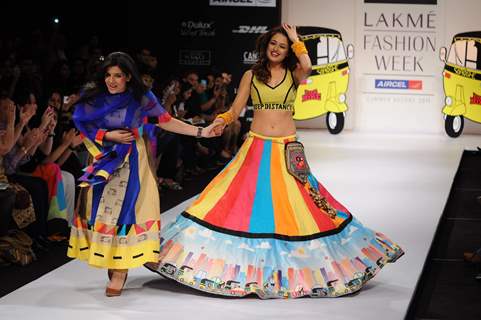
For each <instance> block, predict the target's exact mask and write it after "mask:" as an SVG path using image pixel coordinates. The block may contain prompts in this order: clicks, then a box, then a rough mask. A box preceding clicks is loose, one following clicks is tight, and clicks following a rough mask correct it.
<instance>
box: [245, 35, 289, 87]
mask: <svg viewBox="0 0 481 320" xmlns="http://www.w3.org/2000/svg"><path fill="white" fill-rule="evenodd" d="M277 33H280V34H283V35H284V36H286V38H287V41H288V47H289V49H288V52H287V56H286V58H285V59H284V60H283V61H282V64H283V66H284V68H286V69H289V70H291V71H292V70H294V69H295V68H296V64H297V62H298V60H297V58H296V56H295V55H294V52H293V51H292V49H291V45H292V41H291V40H290V39H289V36H288V35H287V32H286V30H284V28H283V27H282V26H277V27H274V28H272V29H270V30H269V31H268V32H266V33H264V34H262V35H260V36H259V38H257V41H256V51H257V55H258V59H257V62H256V63H255V64H254V66H253V67H252V72H253V73H254V75H255V76H256V78H257V79H258V80H259V81H262V82H264V83H267V81H269V79H270V78H271V72H270V70H269V69H268V68H267V65H268V63H269V59H268V58H267V54H266V51H267V46H268V45H269V42H270V41H271V39H272V37H273V36H274V35H275V34H277Z"/></svg>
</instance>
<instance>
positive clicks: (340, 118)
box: [326, 112, 344, 134]
mask: <svg viewBox="0 0 481 320" xmlns="http://www.w3.org/2000/svg"><path fill="white" fill-rule="evenodd" d="M326 125H327V130H329V132H330V133H331V134H338V133H339V132H341V131H342V129H344V113H343V112H328V113H327V115H326Z"/></svg>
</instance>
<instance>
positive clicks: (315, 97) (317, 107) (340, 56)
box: [294, 27, 354, 134]
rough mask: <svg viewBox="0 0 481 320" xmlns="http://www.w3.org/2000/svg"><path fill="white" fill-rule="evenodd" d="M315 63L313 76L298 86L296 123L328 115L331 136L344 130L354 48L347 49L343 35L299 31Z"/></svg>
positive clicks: (315, 29)
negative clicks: (350, 60) (349, 61)
mask: <svg viewBox="0 0 481 320" xmlns="http://www.w3.org/2000/svg"><path fill="white" fill-rule="evenodd" d="M297 31H298V33H299V35H300V36H299V37H300V39H301V40H302V41H304V43H305V45H306V48H307V51H308V54H309V57H310V58H311V63H312V72H311V75H310V76H309V77H308V78H307V79H306V80H304V81H303V82H301V83H300V84H299V87H298V88H297V96H296V100H295V102H294V110H295V113H294V119H295V120H307V119H312V118H316V117H319V116H322V115H324V114H327V115H326V125H327V128H328V130H329V132H330V133H332V134H338V133H340V132H341V131H342V129H343V128H344V119H345V111H346V110H347V104H346V91H347V86H348V83H349V64H348V60H349V59H351V58H352V57H353V53H354V48H353V46H352V45H351V44H349V45H347V47H346V48H344V44H343V42H342V37H341V33H340V32H339V31H336V30H333V29H327V28H322V27H298V28H297Z"/></svg>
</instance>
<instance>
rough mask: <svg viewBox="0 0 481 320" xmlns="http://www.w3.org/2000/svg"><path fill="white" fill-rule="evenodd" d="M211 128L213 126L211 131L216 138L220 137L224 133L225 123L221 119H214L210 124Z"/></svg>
mask: <svg viewBox="0 0 481 320" xmlns="http://www.w3.org/2000/svg"><path fill="white" fill-rule="evenodd" d="M211 126H214V128H213V130H214V132H215V134H216V136H220V135H222V133H223V132H224V128H225V127H226V123H225V121H224V119H222V118H216V119H215V120H214V122H212V124H211Z"/></svg>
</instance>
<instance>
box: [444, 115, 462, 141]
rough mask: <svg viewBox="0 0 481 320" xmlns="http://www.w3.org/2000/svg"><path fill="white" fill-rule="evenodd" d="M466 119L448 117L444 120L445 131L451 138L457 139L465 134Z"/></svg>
mask: <svg viewBox="0 0 481 320" xmlns="http://www.w3.org/2000/svg"><path fill="white" fill-rule="evenodd" d="M463 128H464V117H463V116H461V115H459V116H446V119H445V120H444V130H446V133H447V135H448V136H450V137H451V138H457V137H459V136H460V135H461V133H463Z"/></svg>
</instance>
